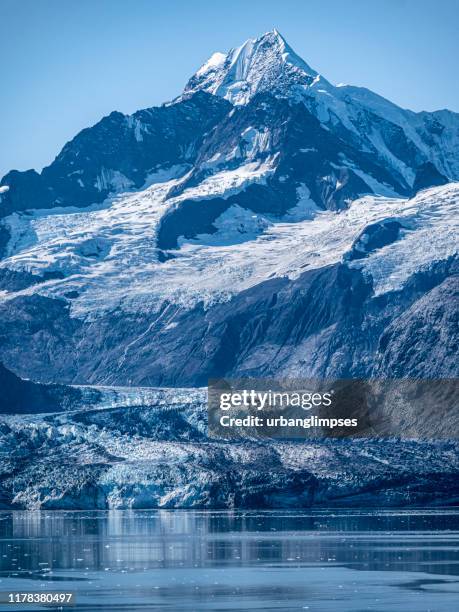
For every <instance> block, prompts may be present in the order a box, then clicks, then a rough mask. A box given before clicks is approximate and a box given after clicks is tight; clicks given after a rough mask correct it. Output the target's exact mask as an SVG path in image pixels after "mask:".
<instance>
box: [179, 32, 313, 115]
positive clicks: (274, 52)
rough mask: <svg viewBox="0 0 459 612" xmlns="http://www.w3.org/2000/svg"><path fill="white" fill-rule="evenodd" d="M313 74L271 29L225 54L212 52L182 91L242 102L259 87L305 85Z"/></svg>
mask: <svg viewBox="0 0 459 612" xmlns="http://www.w3.org/2000/svg"><path fill="white" fill-rule="evenodd" d="M317 78H319V79H320V77H319V75H318V74H317V72H316V71H315V70H313V69H312V68H311V67H310V66H308V64H306V62H305V61H303V60H302V59H301V57H300V56H299V55H297V54H296V53H295V51H294V50H293V49H292V48H291V47H290V45H289V44H288V43H287V42H286V40H285V39H284V37H283V36H282V35H281V34H280V33H279V32H278V31H277V30H276V29H274V30H272V31H271V32H267V33H266V34H263V35H262V36H260V37H259V38H255V39H253V38H250V39H249V40H247V41H246V42H245V43H244V44H243V45H241V46H240V47H236V48H234V49H231V50H230V51H229V52H228V53H227V54H226V55H225V54H224V53H214V54H213V55H212V56H211V57H210V58H209V60H207V62H206V63H205V64H203V65H202V66H201V68H200V69H199V70H198V71H197V72H196V74H195V75H194V76H193V77H192V78H191V79H190V80H189V81H188V83H187V85H186V87H185V90H184V94H185V95H190V94H192V93H196V92H197V91H206V92H208V93H211V94H214V95H218V96H221V97H223V98H226V99H227V100H229V101H230V102H232V103H233V104H245V103H247V102H248V100H250V98H251V97H253V96H254V95H255V94H256V93H259V92H261V91H273V90H274V91H282V90H284V91H285V90H286V88H288V87H289V86H292V85H299V86H303V87H305V86H306V87H307V86H309V85H311V83H312V82H313V81H314V80H315V79H317Z"/></svg>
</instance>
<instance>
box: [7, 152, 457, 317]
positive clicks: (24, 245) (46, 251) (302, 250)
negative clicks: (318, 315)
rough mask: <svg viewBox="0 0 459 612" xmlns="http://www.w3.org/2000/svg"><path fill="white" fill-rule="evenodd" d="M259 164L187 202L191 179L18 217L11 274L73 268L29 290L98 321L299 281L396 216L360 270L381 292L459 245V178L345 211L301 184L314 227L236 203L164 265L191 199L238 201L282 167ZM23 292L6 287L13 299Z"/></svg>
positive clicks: (302, 202)
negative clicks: (327, 205) (169, 236)
mask: <svg viewBox="0 0 459 612" xmlns="http://www.w3.org/2000/svg"><path fill="white" fill-rule="evenodd" d="M249 166H250V168H247V166H243V167H242V168H239V173H238V172H237V171H236V170H233V171H227V172H219V173H217V174H215V175H213V176H212V177H211V179H205V180H204V181H203V182H202V183H201V184H200V185H198V186H195V187H192V188H189V189H186V190H185V191H184V192H183V193H182V194H181V195H180V196H177V197H168V194H169V193H170V191H171V189H172V188H173V187H176V186H177V185H178V184H179V183H180V181H182V180H183V179H174V180H169V181H166V182H161V183H154V184H153V185H151V186H150V187H148V188H147V189H145V190H144V191H140V192H136V193H124V194H120V195H118V196H116V197H114V198H112V199H110V200H108V201H107V202H106V203H105V205H102V206H99V207H94V208H93V209H92V210H84V211H82V210H81V209H73V210H72V211H71V212H70V211H67V210H66V211H65V212H63V211H62V209H53V210H48V211H46V210H45V211H35V212H33V213H32V214H31V215H30V214H21V213H15V214H13V215H11V216H10V217H8V218H7V220H6V222H7V225H8V227H9V229H10V231H11V240H10V242H9V245H8V256H7V257H6V258H5V259H4V260H3V261H2V262H1V263H0V267H1V268H9V269H12V270H25V271H29V272H32V273H35V274H43V273H45V272H60V273H62V275H63V276H64V278H58V279H52V280H48V281H46V282H44V283H41V284H39V285H35V286H32V287H29V288H27V289H23V290H22V291H21V292H20V294H31V293H39V294H41V295H46V296H51V297H60V298H64V299H66V294H68V293H69V292H77V293H78V297H76V298H73V299H72V301H71V304H72V313H73V315H74V316H87V315H89V314H91V316H95V315H96V314H97V312H100V311H107V310H112V309H114V308H117V307H121V308H122V309H124V310H127V311H130V310H137V311H138V310H139V309H140V310H142V309H150V308H151V304H155V307H157V305H158V303H159V302H161V301H163V300H168V301H172V302H175V303H177V304H181V305H184V306H186V307H192V306H193V305H195V304H196V303H198V302H200V301H203V302H204V303H205V304H206V305H207V306H208V305H211V304H213V303H215V302H218V301H225V300H227V299H228V298H229V297H230V296H231V295H234V294H236V293H238V292H240V291H242V290H243V289H246V288H248V287H252V286H254V285H256V284H258V283H260V282H262V281H264V280H266V279H268V278H273V277H282V276H288V277H290V278H295V277H297V276H298V275H299V274H301V273H302V272H304V271H306V270H311V269H317V268H321V267H324V266H327V265H330V264H333V263H336V262H339V261H341V260H342V258H343V256H344V255H345V254H346V253H348V252H349V250H350V249H351V247H352V245H353V243H354V242H355V241H356V240H357V238H358V237H359V236H360V234H361V233H362V232H363V231H364V230H365V228H366V227H367V226H369V225H371V224H374V223H378V222H380V221H384V220H389V219H391V220H397V221H398V222H399V223H400V224H401V225H402V228H403V229H402V230H401V234H400V236H399V239H398V240H396V241H395V242H393V243H392V244H389V245H387V246H384V247H383V248H381V249H377V250H375V251H374V252H372V253H369V255H368V257H366V258H365V259H362V260H359V261H357V262H352V263H351V264H350V265H353V266H358V267H362V268H363V269H364V271H365V273H366V274H368V275H370V276H371V277H372V279H373V282H374V290H375V293H376V294H380V293H384V292H388V291H393V290H395V289H399V288H401V287H402V286H403V283H404V282H405V281H406V279H407V278H408V277H409V276H411V275H412V274H413V273H414V272H416V271H418V270H421V269H423V266H427V265H430V264H431V263H432V262H434V261H440V260H443V259H446V258H448V257H450V256H451V255H454V254H455V253H457V252H458V250H459V248H458V247H459V238H458V236H459V232H458V229H459V228H458V225H459V214H458V212H459V183H451V184H448V185H445V186H442V187H435V188H431V189H427V190H425V191H422V192H420V193H419V194H418V195H416V196H415V197H414V198H412V199H400V198H398V199H397V198H387V197H379V196H365V197H362V198H360V199H358V200H356V201H354V202H352V203H351V204H350V206H349V208H348V209H347V210H344V211H341V212H339V213H336V212H333V211H321V210H320V209H317V207H316V206H315V205H314V203H313V202H311V201H309V200H308V198H307V195H306V198H305V194H304V190H303V191H302V190H301V186H300V188H299V189H298V190H297V191H298V194H299V199H298V204H297V206H296V207H294V208H293V209H292V212H291V213H290V214H291V215H292V216H293V218H295V213H296V218H300V219H301V218H303V220H301V221H294V222H286V221H283V220H282V219H281V220H279V219H277V220H276V219H275V218H273V217H272V216H270V215H267V216H263V215H259V214H255V213H251V212H250V211H247V210H246V209H240V208H239V207H237V206H233V207H231V208H230V209H228V210H227V211H226V212H225V213H223V215H221V216H220V218H219V219H217V221H216V223H215V227H216V230H217V231H216V232H215V233H214V234H209V235H202V236H198V237H197V238H196V239H193V240H189V241H187V240H184V239H182V240H180V245H181V248H180V249H178V250H174V251H171V254H172V255H173V258H171V259H168V260H167V261H160V259H159V257H158V249H157V247H156V242H155V239H156V236H157V230H158V227H159V224H160V222H161V219H162V217H163V216H164V214H165V213H166V212H167V211H168V210H170V209H171V208H172V207H174V205H176V204H177V201H180V200H183V199H185V198H190V197H194V198H198V199H201V198H209V197H215V196H217V195H218V196H223V197H224V196H225V194H227V193H228V192H231V193H232V194H234V193H235V191H236V192H237V190H242V189H243V188H244V187H246V186H247V184H249V183H250V182H251V181H253V180H265V179H264V178H263V177H265V174H266V173H269V171H270V170H269V166H270V163H269V162H267V163H266V164H264V165H263V167H261V168H260V167H258V168H254V167H253V164H249ZM260 177H261V178H260ZM305 217H306V218H305ZM287 218H288V215H287ZM17 295H18V292H11V293H7V292H5V293H4V294H3V295H2V296H1V299H2V300H9V299H11V298H13V297H16V296H17Z"/></svg>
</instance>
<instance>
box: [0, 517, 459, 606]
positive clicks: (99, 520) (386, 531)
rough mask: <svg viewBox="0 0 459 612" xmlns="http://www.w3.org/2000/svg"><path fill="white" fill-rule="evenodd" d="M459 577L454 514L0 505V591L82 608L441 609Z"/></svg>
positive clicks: (458, 526) (454, 597) (458, 597)
mask: <svg viewBox="0 0 459 612" xmlns="http://www.w3.org/2000/svg"><path fill="white" fill-rule="evenodd" d="M458 575H459V510H448V511H441V510H440V511H422V510H419V511H387V512H374V511H373V512H372V511H370V512H364V511H341V510H339V511H316V512H309V511H308V512H296V511H292V512H284V511H282V512H256V511H246V512H244V511H242V512H193V511H110V512H0V578H1V582H0V590H1V591H9V590H12V591H24V590H29V591H30V590H34V591H36V590H46V589H52V590H59V591H75V592H76V594H77V595H76V598H77V603H76V609H77V610H87V611H91V612H93V611H94V612H102V611H103V612H105V611H110V612H112V611H113V612H116V611H119V610H127V611H130V610H133V611H134V610H141V611H147V610H165V611H189V610H193V611H198V612H201V611H207V610H222V611H226V612H227V611H233V610H234V611H235V610H263V611H271V610H276V611H278V610H282V611H289V610H310V611H312V612H314V611H329V610H333V611H339V612H360V611H363V610H372V611H378V612H389V611H392V610H393V611H399V610H400V611H403V612H414V611H426V612H427V611H428V610H430V611H432V612H443V611H444V612H451V611H453V610H458V609H459V578H458ZM41 609H45V608H43V607H41V608H40V607H37V606H34V605H29V606H20V605H18V606H16V605H14V606H13V605H10V606H8V605H3V606H1V605H0V610H10V611H11V610H29V611H30V610H41ZM67 609H69V610H70V609H71V608H67Z"/></svg>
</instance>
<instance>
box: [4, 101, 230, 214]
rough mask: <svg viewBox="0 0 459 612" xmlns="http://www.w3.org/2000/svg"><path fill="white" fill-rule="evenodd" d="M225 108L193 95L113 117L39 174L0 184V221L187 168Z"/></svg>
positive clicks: (99, 197)
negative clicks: (171, 169) (163, 171)
mask: <svg viewBox="0 0 459 612" xmlns="http://www.w3.org/2000/svg"><path fill="white" fill-rule="evenodd" d="M229 108H231V105H230V103H229V102H226V101H225V100H222V99H220V98H215V97H214V96H210V95H209V94H206V93H198V94H197V95H196V96H193V98H190V99H188V100H184V101H183V102H179V103H177V104H174V105H171V106H161V107H159V108H150V109H146V110H142V111H138V112H137V113H134V114H133V115H131V116H129V117H128V116H126V115H123V114H122V113H118V112H113V113H111V114H110V115H109V116H108V117H104V118H103V119H102V120H101V121H99V122H98V123H97V124H96V125H95V126H93V127H90V128H87V129H85V130H83V131H81V132H80V133H79V134H78V135H77V136H75V138H74V139H73V140H71V141H70V142H68V143H67V144H66V145H65V147H64V148H63V149H62V151H61V152H60V153H59V155H58V156H57V157H56V159H55V160H54V161H53V163H52V164H51V165H50V166H48V167H47V168H44V170H43V172H42V173H41V174H38V173H37V172H35V171H34V170H27V171H26V172H18V171H17V170H12V171H11V172H9V173H8V174H6V175H5V176H4V177H3V179H2V181H1V182H0V185H7V186H8V187H9V189H8V191H7V192H6V193H4V194H2V196H1V200H2V206H1V216H2V217H4V216H6V215H8V214H10V213H11V212H15V211H23V210H26V209H30V208H33V209H36V208H52V207H55V206H88V205H89V204H93V203H98V202H102V201H103V200H105V198H106V197H107V196H108V195H109V193H111V192H113V191H116V190H117V187H119V186H122V187H124V188H125V189H129V188H134V189H135V188H137V189H138V188H140V187H141V186H142V185H143V184H144V182H145V180H146V178H147V176H148V174H149V173H151V172H154V171H155V169H157V168H167V167H171V166H174V165H176V164H192V163H193V162H194V160H195V158H196V156H197V153H198V150H199V148H200V145H201V143H202V140H203V137H204V134H205V133H206V132H207V131H209V130H211V129H212V128H213V127H214V125H215V124H216V123H217V122H218V121H219V120H221V119H222V117H223V116H224V115H225V114H226V113H227V112H228V109H229ZM113 173H115V174H113Z"/></svg>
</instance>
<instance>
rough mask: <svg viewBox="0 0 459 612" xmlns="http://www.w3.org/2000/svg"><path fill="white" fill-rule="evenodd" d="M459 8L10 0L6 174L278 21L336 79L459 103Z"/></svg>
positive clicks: (428, 101) (1, 104)
mask: <svg viewBox="0 0 459 612" xmlns="http://www.w3.org/2000/svg"><path fill="white" fill-rule="evenodd" d="M458 18H459V0H365V1H364V0H347V1H346V0H302V1H297V0H276V1H271V0H262V1H258V0H250V1H249V0H245V1H239V0H231V1H229V2H217V1H215V0H211V1H207V0H202V1H201V0H189V1H188V2H185V1H180V2H179V1H176V0H168V1H167V2H163V1H156V0H0V69H1V76H2V80H1V83H2V85H1V90H0V130H1V131H0V134H1V146H0V176H2V175H3V174H5V173H6V172H7V171H8V170H10V169H12V168H17V169H19V170H25V169H27V168H32V167H33V168H37V169H41V168H42V167H43V166H44V165H47V164H49V163H50V162H51V161H52V159H53V158H54V157H55V155H56V154H57V153H58V152H59V150H60V149H61V148H62V146H63V145H64V144H65V142H66V141H67V140H69V139H70V138H72V137H73V136H74V135H75V134H76V133H77V132H78V131H79V130H80V129H82V128H84V127H87V126H89V125H92V124H93V123H95V122H96V121H98V119H100V118H101V117H102V116H103V115H106V114H108V113H109V112H111V111H112V110H119V111H122V112H125V113H131V112H134V111H135V110H138V109H139V108H144V107H147V106H152V105H156V104H161V103H162V102H164V101H166V100H168V99H171V98H173V97H175V96H176V95H178V94H179V93H180V91H181V89H182V88H183V86H184V84H185V82H186V81H187V79H188V78H189V77H190V76H191V74H193V72H195V70H196V69H197V68H198V67H199V65H200V64H201V63H202V62H204V61H205V60H206V59H207V57H208V56H209V55H211V54H212V53H213V52H214V51H226V50H228V49H229V48H230V47H234V46H237V45H239V44H241V43H242V42H243V41H244V40H246V39H247V38H249V37H254V36H257V35H259V34H261V33H263V32H266V31H268V30H271V29H272V28H273V27H276V28H277V29H278V30H279V31H280V32H281V33H282V34H283V35H284V37H285V38H286V39H287V41H288V42H289V43H290V45H291V46H292V47H293V48H294V49H295V50H296V52H297V53H298V54H299V55H301V56H302V57H303V58H304V59H305V60H306V61H307V62H308V63H309V64H310V65H311V66H312V67H313V68H315V69H316V70H318V71H319V72H320V73H322V74H324V75H325V76H326V77H327V78H328V79H329V80H330V81H332V82H335V83H336V82H344V83H349V84H353V85H363V86H366V87H369V88H370V89H373V90H374V91H376V92H378V93H380V94H382V95H384V96H386V97H387V98H389V99H391V100H393V101H394V102H396V103H398V104H400V105H401V106H403V107H407V108H411V109H413V110H423V109H424V110H435V109H438V108H450V109H452V110H456V111H459V79H458V78H457V62H458V59H459V53H458V51H459V43H458V37H457V24H458V21H459V19H458Z"/></svg>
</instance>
